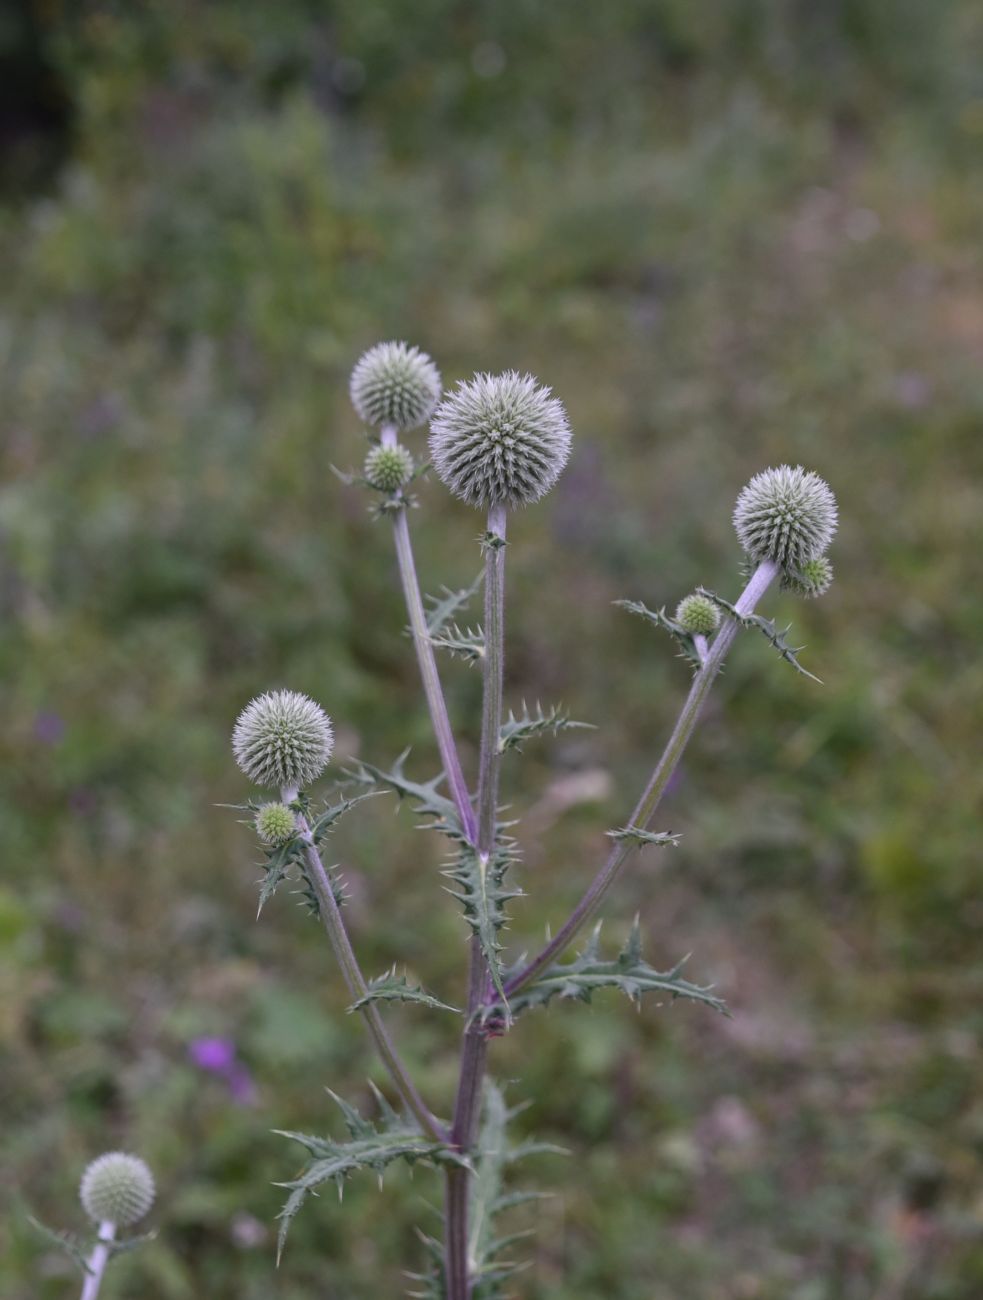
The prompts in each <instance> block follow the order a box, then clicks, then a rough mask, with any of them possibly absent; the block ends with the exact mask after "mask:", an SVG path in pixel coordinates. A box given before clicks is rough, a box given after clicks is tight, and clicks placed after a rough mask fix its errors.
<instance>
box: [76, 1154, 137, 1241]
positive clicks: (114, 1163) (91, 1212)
mask: <svg viewBox="0 0 983 1300" xmlns="http://www.w3.org/2000/svg"><path fill="white" fill-rule="evenodd" d="M155 1191H156V1189H155V1187H154V1176H153V1174H152V1173H151V1172H150V1167H149V1166H148V1165H147V1163H146V1162H145V1161H143V1160H141V1159H140V1157H139V1156H131V1155H127V1154H126V1152H125V1151H107V1153H106V1154H105V1155H103V1156H99V1157H98V1158H97V1159H95V1160H93V1161H92V1163H91V1164H90V1165H89V1166H88V1167H87V1168H86V1171H85V1173H84V1174H83V1175H82V1182H81V1184H80V1185H79V1199H80V1200H81V1202H82V1207H83V1209H84V1210H85V1212H86V1214H87V1215H88V1216H89V1218H90V1219H92V1220H93V1222H95V1223H104V1222H106V1221H107V1220H108V1221H109V1222H110V1223H115V1224H116V1225H117V1227H121V1228H127V1227H129V1226H130V1224H132V1223H137V1222H138V1221H139V1220H140V1219H142V1218H143V1217H144V1215H145V1214H147V1213H148V1211H149V1210H150V1207H151V1206H152V1205H153V1203H154V1194H155Z"/></svg>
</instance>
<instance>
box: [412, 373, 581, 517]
mask: <svg viewBox="0 0 983 1300" xmlns="http://www.w3.org/2000/svg"><path fill="white" fill-rule="evenodd" d="M571 438H572V435H571V432H570V424H569V422H568V420H567V414H566V411H565V410H564V408H563V403H562V402H561V401H560V400H559V399H558V398H556V397H554V396H553V395H552V392H551V390H550V389H549V388H546V387H543V386H541V385H539V384H537V382H536V380H535V379H533V377H532V376H531V375H520V374H519V373H518V372H517V371H515V370H510V371H508V372H507V373H506V374H504V375H485V374H481V375H475V376H474V378H473V379H470V380H468V381H467V382H462V383H459V384H458V386H457V388H456V389H455V390H454V391H453V392H452V393H450V394H448V396H447V397H445V398H444V400H443V401H442V402H441V404H440V405H439V406H438V407H437V410H436V411H435V412H434V416H433V419H432V420H431V423H430V455H431V457H432V459H433V463H434V468H435V470H436V471H437V474H438V475H439V476H440V478H441V480H442V482H443V483H444V484H445V485H446V486H447V487H448V488H449V489H450V490H451V492H453V494H454V495H455V496H456V497H460V498H461V500H462V501H467V502H468V504H469V505H473V506H479V507H487V506H494V505H505V506H509V507H510V508H512V509H514V508H515V507H516V506H523V505H529V504H530V503H531V502H533V501H538V500H539V498H540V497H542V496H544V495H545V494H546V493H547V492H548V491H549V490H550V488H551V487H552V486H553V484H554V483H555V482H556V480H557V479H558V478H559V476H560V474H561V473H562V471H563V467H564V466H565V465H566V463H567V460H568V458H569V456H570V443H571Z"/></svg>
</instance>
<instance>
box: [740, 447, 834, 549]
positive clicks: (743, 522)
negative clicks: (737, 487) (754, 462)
mask: <svg viewBox="0 0 983 1300" xmlns="http://www.w3.org/2000/svg"><path fill="white" fill-rule="evenodd" d="M836 522H837V515H836V498H835V497H834V496H833V493H832V492H831V491H830V488H829V485H828V484H827V483H826V482H825V481H824V480H823V479H821V478H820V477H819V475H818V474H814V473H813V472H812V471H811V470H805V469H803V468H802V466H801V465H797V466H795V467H794V468H793V467H792V466H791V465H780V466H778V468H777V469H766V470H764V471H762V473H760V474H755V476H754V478H753V479H751V481H750V483H748V484H747V486H746V487H745V488H743V489H742V490H741V493H740V495H739V496H738V498H737V504H736V505H735V507H734V528H735V531H736V532H737V537H738V540H739V541H740V543H741V546H742V547H743V548H744V550H745V552H746V553H747V555H748V556H749V557H750V558H751V559H752V560H753V561H756V562H757V563H761V561H762V560H774V561H775V562H776V563H777V564H780V565H781V566H782V567H783V568H787V569H801V568H802V566H803V565H804V564H806V563H807V562H808V561H809V560H814V559H815V558H816V557H817V556H820V555H822V554H823V552H824V551H825V550H826V548H827V547H828V546H829V544H830V542H831V541H832V540H833V534H834V533H835V532H836Z"/></svg>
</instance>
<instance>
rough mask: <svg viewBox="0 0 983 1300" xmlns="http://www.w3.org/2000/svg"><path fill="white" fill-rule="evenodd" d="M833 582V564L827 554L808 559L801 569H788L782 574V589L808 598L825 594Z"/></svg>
mask: <svg viewBox="0 0 983 1300" xmlns="http://www.w3.org/2000/svg"><path fill="white" fill-rule="evenodd" d="M832 583H833V566H832V565H831V564H830V562H829V560H827V558H826V556H825V555H817V556H816V558H815V559H814V560H806V562H805V564H803V565H802V567H801V568H800V569H786V570H785V572H784V574H783V575H782V590H783V591H791V592H792V593H793V595H796V596H805V597H806V598H807V599H808V598H812V597H815V596H824V595H825V594H826V592H827V591H829V589H830V587H831V586H832Z"/></svg>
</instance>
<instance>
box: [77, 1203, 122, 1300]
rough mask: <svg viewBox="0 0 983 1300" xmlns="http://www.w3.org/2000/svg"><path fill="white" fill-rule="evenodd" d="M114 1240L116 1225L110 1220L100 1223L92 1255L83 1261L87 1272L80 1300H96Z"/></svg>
mask: <svg viewBox="0 0 983 1300" xmlns="http://www.w3.org/2000/svg"><path fill="white" fill-rule="evenodd" d="M115 1239H116V1224H115V1223H113V1221H112V1220H111V1219H103V1221H102V1223H100V1224H99V1234H98V1237H97V1239H96V1244H95V1245H94V1246H93V1247H92V1253H91V1254H90V1255H89V1258H88V1259H87V1260H86V1261H85V1266H86V1268H87V1269H88V1270H89V1271H88V1272H87V1273H86V1275H85V1283H84V1284H83V1286H82V1300H96V1297H97V1296H98V1294H99V1288H100V1287H101V1286H102V1275H103V1273H104V1272H105V1271H106V1264H107V1262H108V1260H109V1255H110V1249H111V1247H112V1243H113V1241H114V1240H115Z"/></svg>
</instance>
